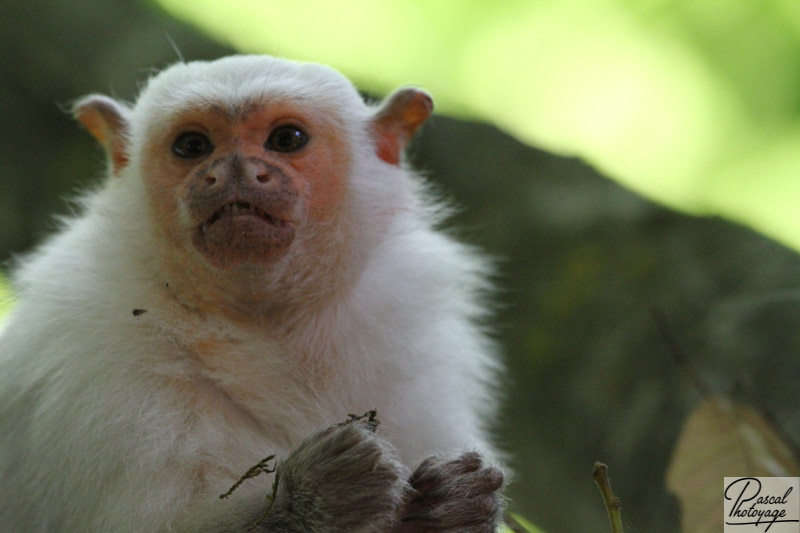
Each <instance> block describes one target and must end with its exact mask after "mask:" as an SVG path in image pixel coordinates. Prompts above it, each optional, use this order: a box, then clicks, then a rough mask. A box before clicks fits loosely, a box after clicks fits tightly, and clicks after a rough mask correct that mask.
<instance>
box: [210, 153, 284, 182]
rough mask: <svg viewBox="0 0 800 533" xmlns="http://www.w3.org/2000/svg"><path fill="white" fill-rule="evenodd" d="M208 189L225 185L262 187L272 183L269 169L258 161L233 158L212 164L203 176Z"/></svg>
mask: <svg viewBox="0 0 800 533" xmlns="http://www.w3.org/2000/svg"><path fill="white" fill-rule="evenodd" d="M204 180H205V184H206V186H208V187H221V186H224V185H225V184H227V183H229V182H231V183H238V184H240V185H250V186H263V185H266V184H268V183H269V182H270V181H272V172H271V171H270V167H269V166H268V165H267V164H266V163H265V162H263V161H261V160H260V159H256V158H252V159H241V158H238V157H234V158H231V159H228V160H226V161H220V162H219V163H218V164H214V165H213V166H212V167H211V169H210V170H209V171H208V172H207V173H206V175H205V178H204Z"/></svg>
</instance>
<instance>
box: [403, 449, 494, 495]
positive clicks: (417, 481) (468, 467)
mask: <svg viewBox="0 0 800 533" xmlns="http://www.w3.org/2000/svg"><path fill="white" fill-rule="evenodd" d="M482 466H483V458H482V457H481V455H480V454H479V453H477V452H467V453H465V454H463V455H461V456H459V457H457V458H456V459H451V460H448V459H445V458H442V457H437V456H432V457H428V458H427V459H425V460H424V461H422V463H421V464H420V465H419V467H417V469H416V470H415V471H414V474H412V476H411V477H410V478H409V480H408V482H409V483H410V484H411V485H412V486H413V487H415V488H416V487H418V486H420V485H426V484H431V483H437V482H438V480H440V479H442V478H450V477H454V476H460V475H463V474H467V473H469V472H475V471H476V470H479V469H480V468H481V467H482Z"/></svg>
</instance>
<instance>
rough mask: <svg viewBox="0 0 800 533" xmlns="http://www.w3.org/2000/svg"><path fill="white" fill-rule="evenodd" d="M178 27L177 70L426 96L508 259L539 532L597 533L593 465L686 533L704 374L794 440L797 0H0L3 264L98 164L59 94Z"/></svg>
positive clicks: (648, 511)
mask: <svg viewBox="0 0 800 533" xmlns="http://www.w3.org/2000/svg"><path fill="white" fill-rule="evenodd" d="M190 23H191V25H190ZM170 41H172V42H174V43H175V44H176V45H177V47H178V48H180V50H181V53H182V54H183V56H184V57H185V58H186V59H187V60H192V59H211V58H216V57H219V56H222V55H226V54H229V53H233V52H234V51H235V50H238V51H248V52H267V53H273V54H279V55H283V56H286V57H290V58H296V59H307V60H315V61H320V62H325V63H329V64H332V65H334V66H335V67H337V68H339V69H340V70H342V71H343V72H344V73H345V74H347V75H348V76H350V77H351V78H352V79H353V80H354V81H355V82H356V83H357V84H358V85H359V86H360V87H361V88H362V89H364V90H365V92H367V93H369V94H372V95H374V96H382V95H383V94H385V93H386V92H388V91H389V90H391V89H392V88H394V87H396V86H398V85H402V84H408V83H413V84H419V85H422V86H425V87H426V88H428V89H429V90H430V91H431V92H432V93H433V94H434V97H435V99H436V101H437V105H438V110H439V111H441V112H442V114H439V115H437V116H435V117H434V118H433V119H432V120H431V121H430V123H429V124H428V125H427V126H426V127H425V129H424V131H423V132H422V133H421V135H420V136H419V138H418V139H417V140H416V142H415V143H414V145H413V147H412V151H411V156H412V161H413V162H414V164H415V165H416V166H417V167H418V168H420V169H422V170H423V171H424V172H425V174H426V175H428V176H429V177H430V179H431V181H433V182H434V183H435V184H436V186H437V188H438V189H439V190H440V191H442V192H443V193H444V194H445V195H446V196H447V197H449V198H452V199H454V200H455V202H456V203H457V204H458V205H460V206H461V207H462V209H461V210H460V212H459V214H458V215H457V216H456V217H454V223H453V226H454V227H455V228H456V230H455V231H456V233H457V234H459V235H460V236H461V237H462V238H463V239H464V240H466V241H468V242H471V243H474V244H476V245H478V246H480V247H481V248H483V249H485V250H486V251H487V252H488V253H489V254H491V255H492V256H494V257H496V258H497V260H498V261H497V262H498V274H497V285H498V295H497V302H498V305H497V318H496V323H495V324H494V326H495V331H496V332H497V337H498V339H499V340H500V342H501V344H502V346H503V351H504V356H505V359H506V361H507V365H508V367H509V369H510V372H509V374H508V377H507V378H506V380H505V382H504V384H503V387H502V389H503V390H504V393H505V397H506V398H505V402H504V408H503V412H502V414H501V416H500V418H499V419H498V421H497V424H496V430H497V438H498V441H499V443H500V445H501V447H502V448H503V449H504V450H506V451H507V452H508V454H509V463H510V465H511V467H512V468H513V470H514V472H515V476H514V483H513V485H512V487H511V489H510V493H511V496H512V501H511V504H510V506H511V509H512V510H514V511H516V512H519V513H521V514H522V515H524V516H525V517H527V518H528V519H530V520H531V521H533V522H534V523H536V524H538V525H539V526H541V527H542V529H543V530H544V531H547V532H572V531H589V530H593V531H598V530H599V531H603V530H607V528H608V526H607V520H606V518H605V510H604V508H603V505H602V502H601V500H600V497H599V495H598V494H597V491H596V488H595V487H594V485H593V483H592V479H591V470H592V465H593V463H594V461H595V460H602V461H604V462H606V463H608V464H609V465H610V469H611V474H612V482H613V484H614V488H615V491H616V492H617V494H618V495H619V496H620V497H621V498H622V501H623V506H624V515H623V516H624V518H625V523H626V525H627V526H628V528H629V529H630V530H632V531H650V532H656V533H657V532H668V531H675V530H677V529H678V523H679V513H680V510H679V506H678V502H677V500H676V499H675V498H674V497H673V496H672V495H670V494H669V492H668V491H667V489H666V487H665V482H664V478H665V472H666V469H667V466H668V463H669V459H670V453H671V451H672V448H673V446H674V444H675V441H676V439H677V437H678V434H679V432H680V428H681V424H682V422H683V421H684V419H685V418H686V416H687V414H688V413H689V412H690V411H691V409H692V408H693V407H694V406H695V405H696V403H697V401H698V399H699V398H700V392H699V391H698V390H697V388H696V386H695V385H693V383H694V381H696V379H697V378H698V377H699V378H701V379H703V380H705V381H706V382H708V383H710V386H711V388H712V389H713V390H715V391H718V392H722V393H725V394H727V395H729V396H731V397H734V398H736V399H738V400H740V401H743V402H746V403H748V404H751V405H754V406H756V407H758V408H759V409H761V410H762V412H765V413H767V414H768V415H769V416H770V417H771V419H773V420H774V422H775V424H776V425H777V426H778V427H779V428H780V429H781V430H782V432H783V434H784V435H786V436H787V441H789V442H790V443H792V442H793V443H794V445H795V446H796V444H797V442H798V440H800V439H799V438H798V436H800V414H798V413H800V409H798V406H799V404H800V401H798V396H800V395H799V394H798V393H799V392H800V387H798V383H800V381H798V380H800V360H798V350H797V348H798V345H800V327H799V326H800V311H798V303H799V300H800V289H799V288H798V287H800V283H798V282H800V260H799V259H798V256H797V254H796V252H794V251H793V250H792V249H791V247H794V248H800V209H798V207H797V206H798V200H800V179H798V177H800V3H798V2H796V1H794V0H772V1H766V0H765V1H762V2H752V1H746V0H707V1H702V2H696V1H692V0H639V1H636V0H616V1H612V0H605V1H603V0H586V1H582V2H577V1H569V0H563V1H548V2H546V1H524V0H505V1H498V2H478V1H456V0H450V1H445V0H441V1H429V2H423V1H406V2H400V1H389V0H374V1H372V2H368V1H366V0H363V1H353V2H348V3H336V2H321V1H316V0H314V1H312V0H307V1H305V2H302V3H297V2H282V3H278V2H271V1H266V0H263V1H257V0H228V1H226V2H220V1H214V0H203V1H200V0H196V1H193V2H182V1H178V0H163V5H158V4H156V3H155V2H146V1H140V2H128V1H123V0H80V1H73V2H39V1H32V2H24V1H21V0H11V1H7V2H5V3H4V5H3V10H2V17H0V69H1V70H2V73H1V74H2V80H3V81H2V82H0V124H2V125H3V126H4V127H3V129H2V133H0V157H2V171H0V191H2V192H0V261H4V263H3V264H4V265H5V266H6V267H8V265H9V263H8V261H9V260H10V258H11V257H13V256H14V255H18V254H21V253H24V252H25V251H27V250H30V249H31V247H32V246H34V245H35V243H36V242H39V241H40V240H41V239H42V238H43V237H44V236H45V235H47V233H48V231H50V230H51V229H52V228H53V227H54V226H55V224H54V222H53V218H52V215H53V214H59V213H61V214H63V213H68V212H70V211H71V209H72V208H71V206H70V205H69V204H68V203H67V202H66V201H65V198H69V197H70V196H71V195H73V194H74V193H75V192H76V191H78V190H80V189H81V188H83V187H86V186H91V185H92V184H94V183H96V182H97V180H98V179H99V178H100V175H101V173H102V167H103V155H102V154H101V153H100V151H99V149H98V148H97V147H96V146H95V145H94V143H93V141H92V139H91V138H90V137H89V136H88V135H87V134H85V133H83V132H81V131H80V128H78V126H77V125H76V124H74V123H73V122H72V121H71V119H70V118H69V116H68V115H67V114H66V113H65V112H64V109H65V108H66V107H68V105H69V103H70V101H72V100H74V99H75V98H77V97H79V96H81V95H83V94H86V93H89V92H104V93H107V94H111V95H113V96H116V97H119V98H122V99H129V100H130V99H133V98H134V97H135V95H136V92H137V87H138V86H139V84H141V83H142V82H143V81H144V80H146V79H147V77H148V75H150V74H151V73H152V72H153V71H154V69H160V68H163V67H164V66H166V65H168V64H170V63H172V62H174V61H176V60H177V56H176V52H175V51H174V50H173V46H172V45H171V43H170ZM634 191H635V192H634ZM663 206H669V208H667V207H663ZM676 210H681V211H683V212H685V213H692V214H693V215H702V216H701V217H697V216H693V215H687V214H681V213H680V212H679V211H676ZM721 217H724V219H723V218H721ZM726 220H729V221H733V222H729V221H726ZM750 228H753V229H750ZM758 232H761V233H758ZM763 235H767V236H769V237H765V236H763ZM773 239H774V240H773ZM779 243H783V244H779ZM0 285H2V283H0ZM2 291H3V290H2V287H0V300H2V298H3V296H2ZM2 306H3V302H2V301H0V312H2ZM654 313H655V314H657V315H660V316H662V317H664V321H665V322H666V323H667V324H668V325H669V329H670V331H671V335H672V336H673V337H674V338H675V339H677V340H678V342H679V343H680V344H681V345H682V347H683V351H685V353H686V354H688V357H689V358H690V360H691V363H692V364H691V365H689V366H691V367H692V368H693V370H692V371H691V372H692V374H691V376H690V377H687V372H686V367H687V365H680V364H678V362H677V361H676V352H675V349H674V348H673V349H670V348H669V347H668V343H667V342H666V339H665V334H664V332H663V330H662V329H659V327H657V324H656V321H655V320H654V318H653V314H654ZM729 475H740V473H730V474H729Z"/></svg>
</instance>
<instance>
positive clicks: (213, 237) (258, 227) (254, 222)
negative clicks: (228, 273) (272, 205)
mask: <svg viewBox="0 0 800 533" xmlns="http://www.w3.org/2000/svg"><path fill="white" fill-rule="evenodd" d="M293 240H294V226H293V225H292V224H291V223H290V222H288V221H285V220H278V219H275V218H272V217H264V216H258V215H253V214H233V215H227V216H223V217H216V218H213V217H212V219H209V220H208V221H206V222H205V223H203V224H202V225H201V226H200V227H199V228H198V229H197V231H196V232H195V235H194V238H193V244H194V246H195V247H196V248H197V249H198V250H199V251H200V252H201V253H202V254H203V255H204V256H205V257H206V259H207V260H208V261H209V262H210V263H211V264H212V265H213V266H215V267H217V268H221V269H230V268H233V267H236V266H240V265H243V264H256V265H257V264H269V263H272V262H274V261H275V260H276V259H277V258H278V257H280V256H281V255H283V253H284V252H285V251H286V250H287V249H288V248H289V246H290V245H291V244H292V241H293Z"/></svg>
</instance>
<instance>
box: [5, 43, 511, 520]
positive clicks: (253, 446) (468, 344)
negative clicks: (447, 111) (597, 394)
mask: <svg viewBox="0 0 800 533" xmlns="http://www.w3.org/2000/svg"><path fill="white" fill-rule="evenodd" d="M431 110H432V103H431V99H430V97H429V96H428V95H427V94H425V93H424V92H422V91H419V90H416V89H403V90H399V91H397V92H396V93H395V94H394V95H392V96H391V97H389V98H388V99H387V100H386V102H385V103H384V104H383V105H382V106H380V107H378V108H373V107H370V106H368V105H366V104H365V103H364V102H363V101H362V99H361V98H360V97H359V95H358V93H357V92H356V90H355V89H354V87H353V86H352V84H351V83H350V82H349V81H347V80H346V79H345V78H344V77H342V76H341V75H340V74H338V73H337V72H335V71H333V70H331V69H329V68H327V67H323V66H319V65H313V64H298V63H294V62H290V61H285V60H281V59H275V58H271V57H265V56H234V57H229V58H225V59H220V60H217V61H212V62H191V63H181V64H177V65H175V66H172V67H171V68H169V69H167V70H165V71H163V72H161V73H160V74H158V75H156V76H155V77H153V78H152V79H151V80H150V81H149V82H148V83H147V85H146V87H145V88H144V90H143V91H142V93H141V94H140V96H139V97H138V99H137V101H136V103H135V105H132V106H128V105H126V104H124V103H121V102H118V101H115V100H113V99H111V98H107V97H104V96H99V95H92V96H88V97H86V98H84V99H83V100H80V101H79V102H78V103H77V104H76V105H75V108H74V113H75V116H76V118H77V119H78V120H79V121H80V122H81V123H82V124H83V125H84V126H85V127H86V128H87V129H88V130H89V131H90V132H91V133H92V134H93V135H94V137H96V138H97V139H98V141H99V142H100V143H101V144H102V145H103V147H104V148H105V150H106V152H107V153H108V156H109V172H108V174H109V175H108V177H107V178H106V180H105V181H104V182H103V183H102V184H101V185H100V186H99V187H98V188H97V189H96V190H94V191H92V192H90V193H89V194H87V195H86V196H85V198H84V200H83V209H82V213H81V214H79V215H78V216H75V217H73V218H70V219H68V220H66V221H65V222H64V224H63V227H62V228H61V230H60V231H59V232H58V233H57V234H55V235H53V236H52V237H50V238H49V240H47V241H46V242H45V243H44V244H43V245H42V246H40V247H39V248H38V249H37V250H36V251H34V252H33V253H31V254H30V255H29V256H28V257H26V258H24V259H23V260H21V261H19V264H18V265H17V267H16V269H15V273H14V277H13V280H14V285H15V290H16V297H17V299H18V303H17V305H16V307H15V308H14V310H13V312H12V314H11V315H10V317H9V318H7V323H6V324H5V327H4V329H3V333H2V336H0V531H2V532H4V533H30V532H48V533H54V532H74V533H92V532H115V533H126V532H148V533H151V532H223V531H230V532H240V531H245V530H246V529H247V528H248V527H249V526H252V525H253V524H255V523H256V521H257V519H258V517H259V516H261V515H263V514H264V512H265V509H266V508H267V500H266V498H265V495H266V494H267V493H269V492H270V486H271V479H269V478H268V477H267V476H261V477H260V478H256V479H253V480H248V481H245V482H244V483H243V484H242V485H241V486H240V487H239V488H238V489H237V490H236V491H234V492H233V494H232V495H231V496H230V497H229V498H227V499H220V498H219V496H220V494H222V493H223V492H225V491H226V490H227V489H228V488H229V487H230V486H231V485H232V484H233V482H234V481H235V480H236V479H238V478H239V477H240V476H241V475H242V474H243V473H244V472H245V471H246V470H247V469H248V467H250V466H252V465H253V464H254V463H256V462H257V461H258V460H259V459H261V458H263V457H264V456H266V455H269V454H276V455H277V456H278V458H279V467H278V471H279V479H278V483H277V493H276V497H275V500H274V502H273V504H272V507H271V510H270V511H269V513H268V514H267V516H266V518H265V519H264V520H262V521H261V522H259V523H258V526H257V530H258V531H265V532H266V531H273V532H301V531H303V532H305V531H314V532H383V531H386V532H389V531H394V532H422V531H442V532H444V531H448V532H449V531H453V532H455V531H474V532H478V531H481V532H484V531H485V532H488V531H493V530H494V528H495V527H496V524H497V523H498V517H499V515H500V514H501V513H500V507H501V505H500V497H499V495H498V494H499V490H500V488H501V485H502V484H503V474H502V472H501V471H500V470H499V469H498V468H496V467H494V466H492V465H491V460H492V457H493V453H492V451H491V446H490V444H489V443H488V441H487V430H486V427H485V426H486V420H487V418H489V417H490V416H491V415H492V413H493V409H494V401H493V392H492V387H491V385H492V383H494V382H495V381H496V373H497V370H498V364H497V362H496V359H495V357H494V355H493V347H492V343H491V342H490V341H489V340H488V338H487V336H486V335H485V333H484V332H483V331H482V327H481V321H482V320H483V318H484V315H485V311H484V306H483V305H482V303H481V293H482V292H483V290H484V288H485V285H486V284H485V281H484V280H485V270H486V269H485V265H484V262H483V261H482V260H481V258H480V257H479V256H478V255H476V254H475V253H473V252H472V251H471V250H469V249H468V248H466V247H465V246H463V245H461V244H459V243H457V242H455V241H454V240H453V239H451V238H450V237H449V236H447V235H446V234H445V233H443V232H441V231H440V230H438V229H437V225H438V224H439V223H440V219H441V212H442V210H441V209H440V207H439V206H438V205H437V204H436V203H435V202H434V201H432V200H431V198H430V196H429V195H428V194H426V191H425V188H424V186H423V184H422V183H421V180H420V179H419V178H418V177H417V176H416V175H414V174H413V173H412V172H411V171H409V170H408V169H407V168H406V167H405V166H404V164H403V150H404V148H405V145H406V143H407V142H408V140H409V139H410V138H411V136H412V135H413V134H414V132H415V131H416V130H417V128H418V127H419V126H420V125H421V124H422V123H423V122H424V121H425V120H426V118H427V117H428V116H429V114H430V112H431ZM373 408H374V409H376V410H377V413H378V417H379V419H380V421H381V425H380V427H379V428H378V429H377V431H376V432H373V431H372V429H374V428H373V427H372V426H371V424H369V423H365V422H363V421H355V422H352V423H349V424H344V425H333V424H335V423H336V422H341V421H342V420H344V419H345V418H346V417H347V414H348V413H363V412H365V411H367V410H369V409H373ZM477 452H480V453H477ZM445 454H447V455H445ZM459 454H461V455H459ZM448 455H449V459H448V458H447V456H448ZM431 456H433V457H431ZM484 457H486V458H488V460H487V459H484ZM412 472H413V474H412Z"/></svg>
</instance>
